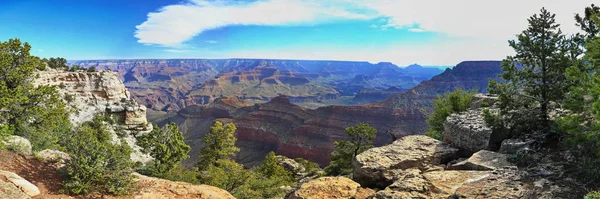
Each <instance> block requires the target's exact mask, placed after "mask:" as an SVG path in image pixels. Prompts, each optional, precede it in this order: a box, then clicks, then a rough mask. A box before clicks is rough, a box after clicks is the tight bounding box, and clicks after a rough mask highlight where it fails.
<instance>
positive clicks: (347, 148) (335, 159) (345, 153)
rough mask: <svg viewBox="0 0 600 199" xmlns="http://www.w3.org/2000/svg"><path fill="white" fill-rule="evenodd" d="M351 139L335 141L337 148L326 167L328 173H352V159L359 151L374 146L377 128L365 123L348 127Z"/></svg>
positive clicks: (347, 132) (347, 131) (347, 130)
mask: <svg viewBox="0 0 600 199" xmlns="http://www.w3.org/2000/svg"><path fill="white" fill-rule="evenodd" d="M346 134H347V135H348V136H349V137H350V140H342V141H337V142H335V143H334V148H335V150H334V151H333V152H332V153H331V163H330V164H329V166H327V167H325V172H326V173H327V175H333V176H336V175H350V174H351V173H352V159H354V157H355V156H356V155H358V154H359V153H362V152H364V151H366V150H367V149H370V148H372V147H373V145H372V143H373V139H375V135H377V129H375V128H373V127H371V126H369V125H368V124H365V123H360V124H357V125H356V126H351V127H347V128H346Z"/></svg>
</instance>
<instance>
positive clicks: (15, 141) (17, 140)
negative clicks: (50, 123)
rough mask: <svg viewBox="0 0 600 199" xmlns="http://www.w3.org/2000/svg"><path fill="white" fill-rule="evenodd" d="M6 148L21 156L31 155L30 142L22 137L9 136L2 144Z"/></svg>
mask: <svg viewBox="0 0 600 199" xmlns="http://www.w3.org/2000/svg"><path fill="white" fill-rule="evenodd" d="M3 143H4V145H5V146H6V148H8V149H10V150H12V151H14V152H17V153H18V154H21V155H26V156H28V155H31V154H32V153H31V142H29V140H27V139H26V138H24V137H20V136H16V135H11V136H8V137H7V138H6V140H5V141H4V142H3Z"/></svg>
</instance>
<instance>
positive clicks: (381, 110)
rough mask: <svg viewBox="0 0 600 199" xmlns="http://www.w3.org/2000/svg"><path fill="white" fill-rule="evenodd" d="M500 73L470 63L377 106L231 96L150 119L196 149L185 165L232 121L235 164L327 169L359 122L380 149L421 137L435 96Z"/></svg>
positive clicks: (492, 65) (477, 85)
mask: <svg viewBox="0 0 600 199" xmlns="http://www.w3.org/2000/svg"><path fill="white" fill-rule="evenodd" d="M500 72H501V68H500V62H499V61H466V62H462V63H459V64H458V65H456V66H455V67H454V68H452V69H447V70H446V71H444V73H442V74H439V75H437V76H435V77H433V78H432V79H431V80H427V81H423V82H422V83H421V84H419V85H418V86H416V87H414V88H412V89H410V90H408V91H405V92H402V93H396V94H392V95H390V96H389V97H388V98H387V99H385V100H383V101H379V102H373V103H368V104H362V105H352V106H324V107H319V108H316V109H308V108H304V107H301V106H298V105H295V104H294V103H292V100H291V99H290V97H288V96H278V97H275V98H273V99H271V100H270V101H269V102H266V103H256V104H253V105H252V104H247V103H246V102H245V101H244V100H242V99H241V98H239V97H235V96H233V97H223V98H218V99H215V100H214V102H213V103H210V104H207V105H191V106H188V107H186V108H184V109H181V110H180V111H178V112H177V113H176V114H173V113H171V114H168V113H159V114H160V115H161V116H153V117H152V118H154V119H151V120H152V121H153V122H157V123H159V124H160V125H163V124H166V123H170V122H175V123H176V124H178V125H179V127H180V130H181V131H182V132H183V133H184V136H185V137H186V143H188V144H189V145H190V146H192V151H191V152H190V157H191V158H190V159H188V160H187V161H186V162H185V164H186V165H187V166H191V165H193V164H194V163H195V161H197V154H198V152H199V148H200V147H201V146H202V142H201V140H202V138H203V136H204V135H205V134H206V133H208V131H209V127H210V125H212V123H213V122H214V121H216V120H219V121H222V122H233V123H234V124H235V125H236V126H237V127H238V129H237V131H236V135H237V138H238V141H237V145H238V146H239V147H240V148H241V152H240V153H239V154H238V155H237V161H239V162H241V163H244V164H246V165H247V166H252V165H256V164H257V163H259V162H260V161H262V158H263V157H264V156H265V155H266V153H268V152H270V151H275V152H276V153H278V154H281V155H285V156H288V157H291V158H297V157H302V158H305V159H308V160H311V161H315V162H317V163H319V164H321V165H327V164H328V163H329V154H330V153H331V151H332V150H333V142H334V141H338V140H343V139H348V137H347V136H346V134H345V131H344V129H345V128H346V127H348V126H352V125H356V124H358V123H360V122H364V123H367V124H369V125H370V126H373V127H375V128H376V129H377V130H378V134H377V136H376V138H375V141H374V144H375V145H376V146H382V145H385V144H389V143H391V142H393V141H394V139H396V138H400V137H403V136H407V135H416V134H422V133H424V132H425V131H426V130H427V126H426V123H425V119H426V115H425V114H424V112H427V110H430V109H431V107H432V102H431V101H432V99H433V98H435V97H436V96H437V95H440V94H443V93H445V92H449V91H452V90H454V89H455V88H456V87H462V88H463V89H467V90H471V89H476V90H477V91H483V92H485V88H487V85H488V79H490V78H497V75H498V74H499V73H500ZM154 114H156V113H154Z"/></svg>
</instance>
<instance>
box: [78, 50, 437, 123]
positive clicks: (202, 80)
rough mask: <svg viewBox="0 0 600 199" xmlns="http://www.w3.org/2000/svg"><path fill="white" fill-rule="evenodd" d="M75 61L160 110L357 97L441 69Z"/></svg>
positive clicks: (330, 63) (239, 62)
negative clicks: (221, 102)
mask: <svg viewBox="0 0 600 199" xmlns="http://www.w3.org/2000/svg"><path fill="white" fill-rule="evenodd" d="M72 64H77V65H82V66H84V67H90V66H94V67H96V68H98V69H108V70H112V71H116V72H118V74H119V78H120V79H122V80H123V81H124V82H125V85H126V86H127V88H128V89H129V90H130V91H131V93H132V96H133V98H134V99H135V100H136V101H138V102H139V103H140V104H144V105H146V106H147V107H148V108H150V109H153V110H162V111H177V110H181V109H182V108H185V107H187V106H190V105H193V104H208V103H210V102H212V100H214V99H216V98H220V97H227V96H238V97H241V98H248V99H250V100H249V102H252V103H254V102H266V101H268V100H269V99H271V98H273V97H275V96H277V95H278V94H285V95H288V96H293V97H291V100H292V101H294V102H319V101H320V100H324V99H333V98H336V97H338V95H344V96H354V95H355V94H356V93H357V92H359V91H360V90H361V89H377V90H385V89H387V88H389V87H398V88H404V89H408V88H411V87H413V86H415V85H417V84H418V83H419V82H421V81H423V80H426V79H429V78H431V77H432V76H434V75H436V74H438V73H440V72H442V71H441V70H439V71H438V70H428V71H422V70H415V67H409V68H406V69H403V68H399V67H398V66H396V65H394V64H391V63H386V62H382V63H378V64H371V63H368V62H351V61H312V60H268V59H261V60H259V59H169V60H158V59H148V60H87V61H75V62H72ZM261 64H262V65H266V66H272V67H274V68H275V70H276V71H277V72H275V73H278V74H276V75H273V76H272V77H270V76H266V77H264V78H261V77H260V76H264V72H266V71H270V70H264V69H261V70H258V71H257V70H255V68H256V66H257V65H261ZM436 71H437V73H436ZM257 77H259V78H258V79H260V81H257ZM252 85H258V88H253V87H251V86H252ZM239 86H242V87H243V86H246V87H245V88H243V89H238V88H237V87H239ZM261 88H262V89H261ZM250 91H252V92H253V93H252V95H250V94H249V92H250ZM240 92H243V93H242V94H240ZM244 93H245V94H247V95H246V96H244V95H243V94H244ZM213 95H214V96H213Z"/></svg>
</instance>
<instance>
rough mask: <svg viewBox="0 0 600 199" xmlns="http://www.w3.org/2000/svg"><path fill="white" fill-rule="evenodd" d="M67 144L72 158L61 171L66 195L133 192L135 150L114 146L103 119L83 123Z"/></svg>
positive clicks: (68, 137) (67, 149) (70, 134)
mask: <svg viewBox="0 0 600 199" xmlns="http://www.w3.org/2000/svg"><path fill="white" fill-rule="evenodd" d="M63 141H64V146H65V148H66V152H67V153H68V154H69V155H70V158H69V159H68V160H66V163H65V166H64V167H63V168H61V170H62V172H63V173H64V174H65V180H64V182H63V188H62V191H64V192H66V193H71V194H77V195H85V194H89V193H92V192H99V193H102V194H114V195H123V194H127V193H128V192H129V191H131V189H132V184H133V178H132V175H131V173H132V171H133V170H132V168H131V167H132V166H133V163H132V162H131V159H130V157H129V155H130V154H131V151H132V150H131V148H130V147H129V146H128V145H127V143H125V142H124V141H122V142H121V143H116V144H113V143H111V139H110V135H109V134H108V132H107V131H106V128H105V127H104V125H103V124H102V120H101V119H99V117H96V118H94V120H92V121H89V122H85V123H83V124H82V125H81V126H80V127H79V128H77V129H76V130H75V131H73V132H70V133H69V134H68V136H66V138H65V140H63Z"/></svg>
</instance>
